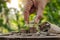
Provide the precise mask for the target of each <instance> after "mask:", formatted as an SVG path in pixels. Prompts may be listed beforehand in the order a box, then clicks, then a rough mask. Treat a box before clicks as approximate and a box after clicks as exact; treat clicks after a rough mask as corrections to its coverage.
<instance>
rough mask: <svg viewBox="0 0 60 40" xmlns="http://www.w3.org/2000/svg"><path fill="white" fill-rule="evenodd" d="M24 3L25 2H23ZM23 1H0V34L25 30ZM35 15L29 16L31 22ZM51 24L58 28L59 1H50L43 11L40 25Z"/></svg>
mask: <svg viewBox="0 0 60 40" xmlns="http://www.w3.org/2000/svg"><path fill="white" fill-rule="evenodd" d="M25 1H26V0H25ZM25 1H24V0H0V33H8V32H12V31H16V32H18V31H20V29H21V28H24V29H27V28H26V27H25V26H24V25H25V23H24V16H23V11H24V4H25ZM34 18H35V14H32V15H30V18H29V20H30V21H33V19H34ZM45 21H48V22H51V23H53V24H56V25H58V26H60V0H50V1H49V3H48V4H47V6H46V7H45V10H44V16H43V18H42V20H41V22H40V23H42V22H45Z"/></svg>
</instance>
